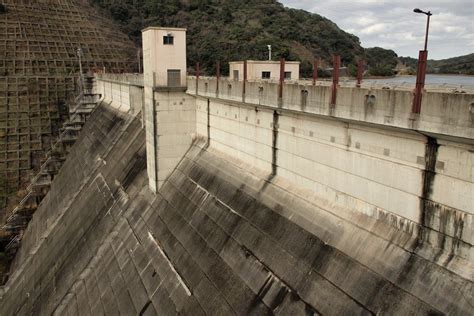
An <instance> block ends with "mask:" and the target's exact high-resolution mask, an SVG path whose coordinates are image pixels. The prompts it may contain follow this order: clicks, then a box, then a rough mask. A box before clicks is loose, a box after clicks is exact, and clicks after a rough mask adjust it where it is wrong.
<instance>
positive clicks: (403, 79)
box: [364, 74, 474, 87]
mask: <svg viewBox="0 0 474 316" xmlns="http://www.w3.org/2000/svg"><path fill="white" fill-rule="evenodd" d="M364 82H365V83H387V84H401V85H407V86H408V85H415V82H416V76H397V77H393V78H381V79H364ZM425 83H426V84H427V85H448V86H469V87H473V86H474V76H463V75H435V74H427V75H426V81H425Z"/></svg>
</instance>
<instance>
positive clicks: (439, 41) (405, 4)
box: [280, 0, 474, 59]
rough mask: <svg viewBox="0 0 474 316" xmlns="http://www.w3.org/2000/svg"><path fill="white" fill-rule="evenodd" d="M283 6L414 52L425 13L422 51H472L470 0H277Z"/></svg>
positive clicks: (368, 42) (370, 41)
mask: <svg viewBox="0 0 474 316" xmlns="http://www.w3.org/2000/svg"><path fill="white" fill-rule="evenodd" d="M280 2H281V3H283V4H284V5H285V6H287V7H291V8H298V9H304V10H307V11H310V12H314V13H318V14H320V15H322V16H324V17H326V18H328V19H330V20H331V21H333V22H334V23H336V24H337V25H338V26H339V27H340V28H342V29H343V30H345V31H347V32H349V33H352V34H354V35H356V36H358V37H359V38H360V41H361V43H362V46H363V47H374V46H380V47H383V48H389V49H393V50H394V51H395V52H396V53H397V54H398V55H399V56H411V57H415V58H416V57H418V51H419V50H420V49H423V45H424V37H425V27H426V15H424V14H416V13H413V9H414V8H420V9H422V10H424V11H428V10H430V11H431V12H432V13H433V16H432V17H431V21H430V35H429V39H428V52H429V53H428V55H429V57H428V58H430V59H444V58H449V57H455V56H459V55H465V54H470V53H474V0H432V1H426V0H398V1H388V0H350V1H348V0H323V1H316V0H280Z"/></svg>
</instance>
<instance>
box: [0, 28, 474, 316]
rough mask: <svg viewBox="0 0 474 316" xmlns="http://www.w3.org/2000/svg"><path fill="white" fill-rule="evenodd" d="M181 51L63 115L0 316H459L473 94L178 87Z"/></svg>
mask: <svg viewBox="0 0 474 316" xmlns="http://www.w3.org/2000/svg"><path fill="white" fill-rule="evenodd" d="M185 35H186V34H185V30H184V29H176V28H149V29H146V30H144V32H143V56H144V61H143V62H144V64H143V69H144V74H143V75H132V74H122V75H112V74H101V75H96V76H95V77H94V80H93V81H91V84H93V86H91V88H90V89H91V91H89V93H87V95H84V96H83V100H82V101H81V100H78V105H77V108H76V110H75V114H76V116H74V117H73V118H72V119H71V120H70V122H69V123H68V124H69V125H68V126H70V127H76V126H80V128H70V129H69V132H68V133H69V134H64V135H61V138H60V139H59V141H58V142H59V143H60V144H62V145H61V146H59V145H58V146H57V148H56V149H55V151H54V150H53V151H52V152H51V154H50V155H51V160H49V164H45V165H44V166H43V167H42V169H41V173H40V174H39V175H38V177H37V178H36V180H35V181H36V182H35V181H33V184H34V185H33V186H32V187H31V192H32V193H31V194H32V195H29V196H37V194H43V195H42V200H41V202H40V203H37V204H38V205H36V204H35V201H36V200H34V199H33V198H32V200H29V199H28V198H25V199H24V200H23V201H22V203H20V205H19V206H18V207H17V208H16V209H15V211H14V213H13V214H20V213H21V211H22V210H24V209H25V208H28V209H31V208H34V215H33V217H32V219H31V221H30V222H29V224H28V227H27V229H26V230H25V231H24V232H18V235H17V237H16V240H17V242H18V243H19V245H20V246H19V248H18V249H17V251H16V255H15V258H14V260H13V262H12V265H11V268H10V275H9V279H8V281H7V283H6V284H5V285H4V286H2V287H0V315H51V314H53V315H102V314H105V315H119V314H120V315H175V314H184V315H231V314H239V315H264V314H277V315H320V314H329V315H341V314H344V315H353V314H364V315H365V314H400V315H414V314H416V315H427V314H450V315H472V313H473V301H474V300H473V298H474V292H473V279H474V269H473V267H474V265H473V251H472V245H473V240H474V236H473V221H472V217H473V213H474V199H473V196H474V194H473V193H474V185H473V179H474V95H473V94H471V93H462V92H459V91H458V92H456V91H445V90H435V89H432V90H427V91H424V93H423V98H422V103H421V112H420V113H413V111H412V104H413V91H412V90H408V89H402V88H399V89H397V88H393V87H392V88H391V87H377V86H372V87H370V86H364V85H362V86H361V87H354V86H348V85H344V84H340V85H331V84H330V83H327V84H326V83H325V82H317V83H316V84H314V85H313V84H312V83H311V82H309V83H307V82H304V81H287V82H285V81H284V80H280V81H272V80H247V79H246V78H245V77H244V78H243V79H241V80H230V79H228V78H222V77H201V76H187V75H186V69H187V65H186V45H185V43H186V39H185ZM170 36H171V37H173V40H172V41H171V42H172V43H173V44H172V45H170V44H169V43H170V40H169V37H170ZM165 37H168V39H167V40H164V38H165ZM165 43H166V44H165ZM283 66H284V65H283ZM333 101H335V102H333ZM91 105H93V106H91ZM73 134H74V135H75V137H72V136H71V135H73ZM72 138H73V139H74V141H71V139H72ZM70 142H73V143H74V144H73V145H72V143H71V144H70ZM59 151H66V152H67V153H68V154H67V158H66V159H65V161H63V162H59V163H58V161H57V160H54V159H52V158H54V157H55V153H57V152H59ZM54 168H56V169H57V170H58V172H57V174H55V175H54V177H53V178H51V177H49V173H48V170H50V169H54ZM44 179H48V180H49V182H48V185H47V189H45V190H43V188H44V185H43V183H44ZM35 183H36V185H35ZM38 188H41V189H38ZM35 190H37V191H35ZM33 193H34V194H33ZM35 194H36V195H35ZM27 197H28V196H27ZM20 242H21V244H20Z"/></svg>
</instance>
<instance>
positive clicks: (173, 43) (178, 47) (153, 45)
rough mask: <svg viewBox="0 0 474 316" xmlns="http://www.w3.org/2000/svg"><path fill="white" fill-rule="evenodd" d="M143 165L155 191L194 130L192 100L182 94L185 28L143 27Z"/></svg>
mask: <svg viewBox="0 0 474 316" xmlns="http://www.w3.org/2000/svg"><path fill="white" fill-rule="evenodd" d="M143 71H144V86H145V87H144V88H145V120H146V142H147V168H148V178H149V181H150V187H151V188H152V189H153V190H154V191H156V190H157V189H158V188H159V187H160V186H161V184H162V183H163V182H164V180H165V179H166V177H167V176H168V175H169V174H170V173H171V171H173V169H174V168H175V167H176V165H177V163H178V162H179V160H180V159H181V157H183V155H184V154H185V152H186V151H187V150H188V148H189V146H190V145H191V141H192V134H193V133H194V132H195V129H196V128H195V126H196V125H195V121H196V112H195V104H196V102H195V100H194V98H192V97H190V96H189V95H187V94H185V91H186V87H187V83H186V29H182V28H166V27H149V28H146V29H145V30H143Z"/></svg>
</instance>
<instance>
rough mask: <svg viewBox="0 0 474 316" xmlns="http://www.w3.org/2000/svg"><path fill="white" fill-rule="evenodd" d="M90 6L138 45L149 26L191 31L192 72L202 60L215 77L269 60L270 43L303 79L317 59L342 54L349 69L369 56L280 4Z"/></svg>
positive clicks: (163, 0) (179, 0)
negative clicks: (236, 64) (232, 66)
mask: <svg viewBox="0 0 474 316" xmlns="http://www.w3.org/2000/svg"><path fill="white" fill-rule="evenodd" d="M90 1H91V2H92V3H93V4H94V5H95V6H96V7H98V8H99V10H101V11H102V12H103V13H105V14H108V15H110V16H111V17H112V18H113V19H114V20H115V21H117V22H118V23H119V24H120V25H121V27H122V29H123V30H124V31H125V32H126V33H127V34H129V35H130V36H131V37H132V38H133V39H134V40H135V41H136V42H137V43H139V41H140V34H141V33H140V31H141V30H142V29H143V28H145V27H146V26H151V25H153V26H158V25H163V26H176V27H186V28H187V29H188V63H189V65H190V67H192V66H193V65H194V64H195V62H196V61H200V62H201V64H202V65H203V66H204V69H205V70H207V71H208V72H210V73H212V72H213V71H214V65H215V61H216V60H220V61H222V62H226V61H230V60H242V59H265V58H267V56H268V55H267V54H268V53H267V45H268V44H271V45H272V47H273V51H274V55H273V56H274V58H275V59H277V58H279V57H280V56H283V57H286V58H288V59H291V60H300V61H302V62H303V64H302V73H303V75H304V74H310V73H311V63H312V61H313V59H314V58H322V60H323V62H330V60H331V55H332V54H334V53H338V54H340V55H341V58H342V62H343V64H344V65H349V64H350V63H355V60H356V57H357V56H363V55H364V49H363V48H362V47H361V46H360V42H359V39H358V38H357V37H356V36H354V35H351V34H349V33H346V32H344V31H342V30H341V29H339V28H338V27H337V25H336V24H334V23H333V22H331V21H330V20H328V19H326V18H324V17H321V16H320V15H317V14H312V13H309V12H306V11H303V10H296V9H289V8H285V7H284V6H283V5H282V4H280V3H279V2H277V1H275V0H145V1H137V0H90ZM223 66H224V67H225V66H226V64H224V65H223Z"/></svg>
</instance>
